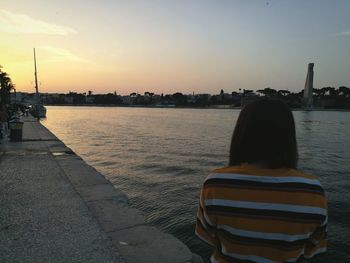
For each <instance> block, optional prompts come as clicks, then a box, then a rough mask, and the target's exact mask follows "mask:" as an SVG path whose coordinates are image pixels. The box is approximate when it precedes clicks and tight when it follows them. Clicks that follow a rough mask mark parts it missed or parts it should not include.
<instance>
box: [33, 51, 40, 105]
mask: <svg viewBox="0 0 350 263" xmlns="http://www.w3.org/2000/svg"><path fill="white" fill-rule="evenodd" d="M33 50H34V77H35V93H36V100H37V103H38V102H39V90H38V75H37V70H36V56H35V48H34V49H33Z"/></svg>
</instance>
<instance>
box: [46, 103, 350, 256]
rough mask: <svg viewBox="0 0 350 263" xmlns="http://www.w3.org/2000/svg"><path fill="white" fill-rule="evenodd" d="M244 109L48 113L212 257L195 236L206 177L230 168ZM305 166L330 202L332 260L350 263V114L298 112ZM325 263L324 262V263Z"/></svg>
mask: <svg viewBox="0 0 350 263" xmlns="http://www.w3.org/2000/svg"><path fill="white" fill-rule="evenodd" d="M238 114H239V111H238V110H191V109H149V108H99V107H48V113H47V116H48V118H47V119H46V120H45V121H44V125H46V126H47V127H49V128H50V129H51V130H52V131H53V132H54V133H55V134H56V135H57V136H58V137H59V138H60V139H62V140H63V141H64V142H65V143H66V144H67V145H68V146H69V147H71V148H72V149H73V150H74V151H75V152H76V153H77V154H79V155H80V156H82V157H83V158H84V159H85V160H86V161H87V162H88V163H89V164H91V165H93V166H94V167H96V168H97V169H98V170H99V171H100V172H102V173H103V174H105V175H106V176H107V177H108V178H109V179H110V180H111V182H112V183H113V184H114V185H115V186H116V187H117V188H120V189H122V190H123V191H125V192H126V193H127V194H128V196H129V197H130V202H131V205H132V206H134V207H136V208H139V209H141V210H142V211H144V212H145V214H146V219H147V221H149V222H150V223H151V224H154V225H157V226H158V227H160V228H161V229H163V230H164V231H167V232H169V233H172V234H174V235H176V236H177V237H179V238H180V239H181V240H182V241H184V242H185V243H186V244H188V245H189V246H190V248H191V249H192V250H193V252H195V253H198V254H201V255H204V256H209V255H210V250H208V248H207V247H204V245H203V243H202V242H201V241H199V240H198V239H197V238H196V237H195V236H194V234H193V230H194V222H195V213H196V209H197V203H198V196H199V190H200V188H201V184H202V182H203V180H204V178H205V177H206V175H207V173H208V172H209V171H210V170H212V169H214V168H217V167H220V166H223V165H226V164H227V162H228V154H229V144H230V139H231V134H232V131H233V127H234V123H235V122H236V120H237V117H238ZM293 114H294V118H295V121H296V131H297V140H298V147H299V167H300V168H301V169H302V170H305V171H306V172H310V173H313V174H316V175H318V176H319V177H320V180H321V182H322V184H323V185H324V187H325V189H326V191H327V195H328V198H329V206H330V227H329V228H330V252H331V253H330V255H329V256H328V258H327V260H326V261H327V262H345V261H346V260H345V259H348V260H350V255H349V252H347V247H349V245H350V233H349V230H348V218H347V215H348V214H349V212H350V195H349V189H350V183H349V182H350V180H349V178H348V176H349V168H350V167H349V160H350V151H349V149H350V137H349V134H350V113H348V112H326V111H324V112H310V111H309V112H303V111H297V112H294V113H293ZM326 261H325V262H326Z"/></svg>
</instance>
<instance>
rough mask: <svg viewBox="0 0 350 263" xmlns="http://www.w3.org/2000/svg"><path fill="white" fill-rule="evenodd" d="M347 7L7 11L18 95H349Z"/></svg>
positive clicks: (7, 41) (136, 4) (3, 57)
mask: <svg viewBox="0 0 350 263" xmlns="http://www.w3.org/2000/svg"><path fill="white" fill-rule="evenodd" d="M349 11H350V2H348V1H249V2H248V1H100V2H98V3H97V2H94V1H82V0H77V1H74V2H71V1H42V0H34V1H30V3H29V2H27V1H19V0H16V1H13V0H12V1H7V0H5V1H2V5H1V8H0V33H1V35H2V38H1V42H0V65H2V66H3V70H4V71H6V72H7V73H9V74H10V76H11V78H12V80H13V82H14V83H15V84H16V89H17V90H18V91H23V92H32V91H34V84H33V82H34V68H33V47H35V48H36V51H37V60H38V77H39V81H40V82H41V87H40V92H50V93H54V92H57V93H60V92H62V93H66V92H69V91H70V90H74V91H77V92H87V91H88V90H93V91H94V92H95V93H107V92H114V91H117V93H118V94H130V93H131V92H134V91H135V92H139V93H144V92H146V91H152V92H155V93H174V92H182V93H184V94H189V93H192V92H196V93H210V94H214V93H217V92H218V90H221V89H224V90H225V91H227V92H232V91H238V90H239V89H240V88H241V89H251V90H258V89H264V88H266V87H271V88H273V89H277V90H290V91H291V92H297V91H300V90H301V89H303V86H304V83H305V77H306V72H307V64H308V63H310V62H313V63H315V82H314V87H315V88H322V87H325V86H335V87H339V86H342V85H344V86H349V85H350V75H349V74H348V72H349V64H348V61H349V60H350V54H349V52H348V46H349V44H350V18H349V17H348V13H349Z"/></svg>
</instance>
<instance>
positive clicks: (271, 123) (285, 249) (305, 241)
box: [196, 100, 327, 262]
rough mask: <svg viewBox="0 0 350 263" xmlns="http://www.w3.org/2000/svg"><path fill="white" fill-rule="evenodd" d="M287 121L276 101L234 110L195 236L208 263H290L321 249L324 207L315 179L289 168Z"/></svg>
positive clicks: (291, 134)
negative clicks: (208, 248)
mask: <svg viewBox="0 0 350 263" xmlns="http://www.w3.org/2000/svg"><path fill="white" fill-rule="evenodd" d="M296 166H297V145H296V138H295V126H294V119H293V115H292V113H291V111H290V110H289V108H288V107H287V106H286V105H285V104H284V103H283V102H281V101H278V100H259V101H255V102H252V103H250V104H248V105H247V106H246V107H245V108H244V109H243V110H242V111H241V113H240V115H239V118H238V120H237V124H236V127H235V130H234V132H233V136H232V142H231V150H230V162H229V166H228V167H224V168H221V169H216V170H214V171H213V172H212V173H211V174H209V176H208V177H207V178H206V180H205V181H204V185H203V188H202V191H201V196H200V205H199V209H198V214H197V225H196V234H197V236H198V237H200V238H201V239H202V240H204V241H206V242H207V243H209V244H210V245H212V246H213V247H214V248H215V251H214V253H213V254H212V257H211V262H295V261H297V260H302V259H303V258H311V257H313V256H314V255H316V254H319V253H322V252H325V251H326V246H327V244H326V234H327V202H326V198H325V193H324V190H323V189H322V187H321V185H320V182H319V180H318V179H317V177H316V176H313V175H309V174H305V173H303V172H301V171H298V170H297V169H296Z"/></svg>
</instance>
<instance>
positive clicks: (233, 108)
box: [45, 104, 350, 112]
mask: <svg viewBox="0 0 350 263" xmlns="http://www.w3.org/2000/svg"><path fill="white" fill-rule="evenodd" d="M45 107H87V108H89V107H101V108H150V109H194V110H201V109H208V110H211V109H213V110H241V109H242V108H241V107H231V106H229V105H214V106H209V107H182V106H179V107H173V106H170V107H168V106H166V105H164V106H149V105H114V104H49V105H45ZM291 110H292V111H305V112H313V111H341V112H344V111H345V112H346V111H349V112H350V109H323V108H315V109H312V110H305V109H301V108H294V109H291Z"/></svg>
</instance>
